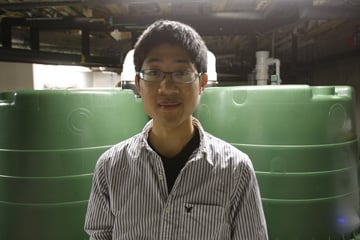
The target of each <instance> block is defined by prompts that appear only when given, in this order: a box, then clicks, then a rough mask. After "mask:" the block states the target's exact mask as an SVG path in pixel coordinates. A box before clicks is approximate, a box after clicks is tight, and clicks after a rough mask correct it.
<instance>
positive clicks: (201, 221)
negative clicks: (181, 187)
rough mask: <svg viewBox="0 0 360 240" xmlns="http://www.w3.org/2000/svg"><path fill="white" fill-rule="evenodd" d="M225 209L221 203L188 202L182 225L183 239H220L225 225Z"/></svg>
mask: <svg viewBox="0 0 360 240" xmlns="http://www.w3.org/2000/svg"><path fill="white" fill-rule="evenodd" d="M224 212H225V209H224V207H222V206H219V205H209V204H191V203H186V204H185V206H184V209H183V217H182V221H181V222H182V223H181V227H180V233H179V234H180V235H181V239H196V240H201V239H204V240H205V239H206V240H210V239H218V236H219V233H220V229H221V228H222V227H225V225H226V222H225V216H224Z"/></svg>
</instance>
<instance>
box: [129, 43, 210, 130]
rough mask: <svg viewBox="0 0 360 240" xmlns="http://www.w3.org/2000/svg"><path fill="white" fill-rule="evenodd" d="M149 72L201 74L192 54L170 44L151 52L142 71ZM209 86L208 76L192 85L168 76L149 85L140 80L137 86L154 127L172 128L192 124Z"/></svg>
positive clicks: (160, 46) (203, 76) (137, 80)
mask: <svg viewBox="0 0 360 240" xmlns="http://www.w3.org/2000/svg"><path fill="white" fill-rule="evenodd" d="M145 69H153V70H160V71H163V72H173V71H191V72H196V73H197V71H196V68H195V66H194V64H193V63H192V62H191V59H190V57H189V55H188V53H187V52H186V51H185V50H184V49H182V48H180V47H176V46H173V45H170V44H161V45H159V46H157V47H155V48H153V49H152V50H150V52H149V53H148V55H147V56H146V58H145V60H144V63H143V65H142V68H141V70H145ZM206 83H207V75H206V74H204V75H202V76H201V77H200V80H199V78H198V77H197V78H196V80H195V81H193V82H191V83H178V82H174V81H173V79H172V77H171V74H166V76H165V78H164V80H163V81H161V82H148V81H145V80H140V79H139V78H138V77H136V87H137V90H138V92H139V94H140V95H141V97H142V101H143V105H144V109H145V112H146V113H147V114H148V115H149V116H150V117H151V118H153V120H154V125H155V124H160V125H161V126H163V127H169V128H172V127H179V126H181V125H182V124H184V123H188V122H187V121H191V115H192V113H193V112H194V111H195V108H196V105H197V102H198V98H199V95H200V94H201V92H202V91H203V89H204V87H205V85H206Z"/></svg>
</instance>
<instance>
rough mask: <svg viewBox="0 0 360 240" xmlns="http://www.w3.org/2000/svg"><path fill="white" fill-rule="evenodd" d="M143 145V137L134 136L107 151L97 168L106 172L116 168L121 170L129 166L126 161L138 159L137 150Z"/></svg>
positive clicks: (139, 135)
mask: <svg viewBox="0 0 360 240" xmlns="http://www.w3.org/2000/svg"><path fill="white" fill-rule="evenodd" d="M141 145H142V135H141V134H137V135H134V136H132V137H130V138H128V139H126V140H123V141H121V142H119V143H117V144H115V145H113V146H112V147H110V148H109V149H108V150H106V151H105V152H104V153H103V154H102V155H101V156H100V157H99V159H98V161H97V163H96V165H97V167H101V168H105V171H106V170H109V169H111V168H114V167H116V168H119V167H120V168H121V167H122V165H124V164H127V163H126V161H129V160H131V159H136V157H135V155H136V154H138V151H137V150H138V149H139V148H141ZM130 156H132V157H130Z"/></svg>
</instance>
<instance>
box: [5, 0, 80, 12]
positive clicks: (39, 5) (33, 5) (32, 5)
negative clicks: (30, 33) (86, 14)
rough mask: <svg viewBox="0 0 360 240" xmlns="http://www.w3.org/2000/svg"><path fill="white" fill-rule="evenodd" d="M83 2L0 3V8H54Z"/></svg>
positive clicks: (75, 0)
mask: <svg viewBox="0 0 360 240" xmlns="http://www.w3.org/2000/svg"><path fill="white" fill-rule="evenodd" d="M84 3H86V1H84V0H61V1H44V2H16V3H0V8H2V9H7V10H21V9H27V8H42V7H56V6H64V5H76V4H84Z"/></svg>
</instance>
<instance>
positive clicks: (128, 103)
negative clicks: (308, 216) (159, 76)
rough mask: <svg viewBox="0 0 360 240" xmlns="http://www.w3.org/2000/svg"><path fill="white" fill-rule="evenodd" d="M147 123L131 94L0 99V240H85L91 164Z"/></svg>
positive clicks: (35, 94) (6, 95)
mask: <svg viewBox="0 0 360 240" xmlns="http://www.w3.org/2000/svg"><path fill="white" fill-rule="evenodd" d="M147 120H148V118H147V116H146V115H145V113H144V111H143V108H142V104H141V101H140V100H139V99H136V98H135V96H134V94H133V92H132V91H131V90H117V89H113V90H51V91H47V90H46V91H45V90H44V91H39V90H38V91H36V90H35V91H18V92H2V93H0V239H1V240H24V239H27V240H84V239H88V237H87V235H86V234H85V232H84V231H83V225H84V219H85V212H86V208H87V203H88V198H89V194H90V189H91V180H92V173H93V171H94V167H95V163H96V160H97V159H98V157H99V156H100V154H101V153H102V152H104V151H105V150H106V149H108V148H109V147H110V146H111V145H113V144H115V143H117V142H119V141H121V140H123V139H125V138H128V137H129V136H131V135H133V134H135V133H137V132H139V131H141V129H142V128H143V126H144V125H145V123H146V122H147Z"/></svg>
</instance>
